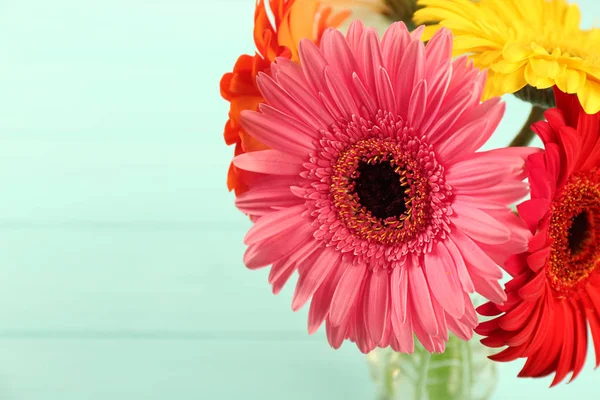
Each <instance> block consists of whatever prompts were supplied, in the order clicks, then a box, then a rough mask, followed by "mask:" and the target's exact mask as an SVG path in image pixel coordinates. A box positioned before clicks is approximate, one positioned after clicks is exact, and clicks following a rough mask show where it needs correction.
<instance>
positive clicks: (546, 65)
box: [529, 58, 565, 79]
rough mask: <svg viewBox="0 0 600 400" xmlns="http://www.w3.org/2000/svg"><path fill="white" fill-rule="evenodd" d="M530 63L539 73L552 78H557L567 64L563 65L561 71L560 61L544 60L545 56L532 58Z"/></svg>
mask: <svg viewBox="0 0 600 400" xmlns="http://www.w3.org/2000/svg"><path fill="white" fill-rule="evenodd" d="M529 63H530V64H531V68H533V71H534V72H535V73H536V74H537V75H539V76H542V77H545V78H550V79H554V78H556V77H557V76H558V75H560V74H561V73H562V72H563V71H564V69H565V66H564V65H563V67H562V71H561V65H560V64H559V63H558V62H556V61H554V60H551V61H550V60H544V59H543V58H531V59H530V60H529Z"/></svg>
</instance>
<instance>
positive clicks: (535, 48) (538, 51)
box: [531, 42, 550, 56]
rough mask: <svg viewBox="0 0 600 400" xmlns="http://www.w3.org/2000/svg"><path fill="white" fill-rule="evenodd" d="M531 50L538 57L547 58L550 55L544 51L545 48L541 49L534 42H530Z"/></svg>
mask: <svg viewBox="0 0 600 400" xmlns="http://www.w3.org/2000/svg"><path fill="white" fill-rule="evenodd" d="M531 50H533V52H534V53H535V54H539V55H540V56H549V55H550V53H548V50H546V49H545V48H543V47H542V46H540V45H539V44H537V43H536V42H531Z"/></svg>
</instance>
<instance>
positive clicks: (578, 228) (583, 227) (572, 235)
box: [568, 211, 591, 255]
mask: <svg viewBox="0 0 600 400" xmlns="http://www.w3.org/2000/svg"><path fill="white" fill-rule="evenodd" d="M590 228H591V225H590V219H589V215H588V213H587V211H582V212H580V213H579V214H577V215H576V216H575V218H573V222H572V224H571V227H570V228H569V233H568V241H569V249H571V254H573V255H577V254H579V253H581V251H582V250H583V249H584V248H585V245H586V243H587V242H588V240H587V239H589V237H590V233H591V232H590Z"/></svg>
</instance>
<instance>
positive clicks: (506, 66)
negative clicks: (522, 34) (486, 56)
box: [491, 60, 525, 74]
mask: <svg viewBox="0 0 600 400" xmlns="http://www.w3.org/2000/svg"><path fill="white" fill-rule="evenodd" d="M524 65H525V61H521V62H518V63H514V62H508V61H506V60H500V61H498V62H496V63H494V64H492V66H491V68H492V70H493V71H494V72H498V73H500V74H510V73H511V72H514V71H516V70H518V69H519V68H521V67H522V66H524Z"/></svg>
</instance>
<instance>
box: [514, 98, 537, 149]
mask: <svg viewBox="0 0 600 400" xmlns="http://www.w3.org/2000/svg"><path fill="white" fill-rule="evenodd" d="M544 111H546V109H545V108H544V107H540V106H538V105H533V106H532V107H531V112H530V113H529V117H527V121H525V124H524V125H523V127H522V128H521V130H520V131H519V133H518V134H517V136H515V138H514V139H513V140H512V142H510V144H509V145H508V146H509V147H517V146H527V145H528V144H529V142H531V140H532V139H533V137H534V136H535V134H534V133H533V131H532V130H531V124H533V123H534V122H537V121H540V120H541V119H542V118H544Z"/></svg>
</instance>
